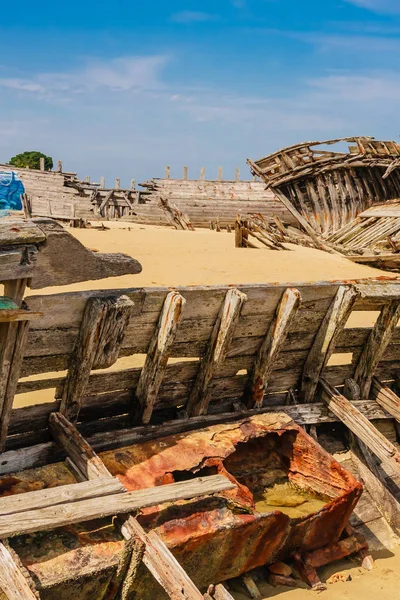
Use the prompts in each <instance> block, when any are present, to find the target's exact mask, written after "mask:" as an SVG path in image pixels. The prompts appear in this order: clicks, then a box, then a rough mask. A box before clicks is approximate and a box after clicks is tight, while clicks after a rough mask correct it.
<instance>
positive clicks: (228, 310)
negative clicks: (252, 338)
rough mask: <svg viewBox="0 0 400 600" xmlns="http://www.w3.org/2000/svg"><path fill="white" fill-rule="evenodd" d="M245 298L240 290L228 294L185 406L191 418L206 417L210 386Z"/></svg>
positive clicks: (223, 356)
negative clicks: (204, 415)
mask: <svg viewBox="0 0 400 600" xmlns="http://www.w3.org/2000/svg"><path fill="white" fill-rule="evenodd" d="M246 300H247V296H246V294H243V293H242V292H240V291H239V290H237V289H231V290H228V291H227V293H226V296H225V300H224V302H223V304H222V306H221V309H220V311H219V315H218V318H217V320H216V322H215V324H214V328H213V331H212V334H211V338H210V341H209V343H208V346H207V350H206V353H205V356H204V357H203V359H202V360H201V362H200V366H199V370H198V372H197V376H196V380H195V382H194V385H193V387H192V390H191V392H190V396H189V400H188V403H187V406H186V410H187V413H188V414H189V416H197V415H203V414H205V413H206V412H207V409H208V404H209V402H210V399H211V389H210V383H211V381H212V379H213V377H214V374H215V373H216V371H217V369H218V368H219V367H220V366H221V364H222V363H223V361H224V360H225V357H226V354H227V352H228V348H229V345H230V343H231V340H232V337H233V333H234V330H235V327H236V325H237V323H238V321H239V317H240V312H241V310H242V306H243V304H244V302H245V301H246Z"/></svg>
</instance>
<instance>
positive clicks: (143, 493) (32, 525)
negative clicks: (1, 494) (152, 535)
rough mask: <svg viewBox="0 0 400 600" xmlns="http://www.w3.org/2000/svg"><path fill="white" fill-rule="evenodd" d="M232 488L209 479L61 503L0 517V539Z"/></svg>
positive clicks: (222, 479)
mask: <svg viewBox="0 0 400 600" xmlns="http://www.w3.org/2000/svg"><path fill="white" fill-rule="evenodd" d="M234 488H235V485H234V484H232V483H231V482H230V481H229V480H228V479H227V478H226V477H223V476H222V475H211V476H210V477H197V478H196V479H191V480H189V481H183V482H179V483H172V484H169V485H161V486H157V487H154V488H148V489H144V490H136V491H134V492H125V493H122V494H114V495H112V496H104V497H102V498H91V499H88V500H80V501H77V502H73V503H72V504H71V503H64V504H58V505H56V506H48V507H45V508H42V509H38V510H29V511H25V512H21V513H18V518H17V519H15V520H14V519H10V516H9V515H5V516H0V537H1V538H5V537H12V536H16V535H22V534H26V533H32V532H34V531H46V530H49V529H55V528H56V527H62V526H64V525H71V524H72V523H79V522H81V521H89V520H91V519H98V518H102V517H108V516H110V515H116V514H126V513H130V512H134V511H136V510H139V509H142V508H146V507H149V506H156V505H158V504H164V503H165V502H177V501H178V500H188V499H191V498H198V497H200V496H206V495H210V494H216V493H218V492H222V491H226V490H231V489H234Z"/></svg>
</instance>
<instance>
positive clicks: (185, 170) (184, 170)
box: [182, 167, 188, 180]
mask: <svg viewBox="0 0 400 600" xmlns="http://www.w3.org/2000/svg"><path fill="white" fill-rule="evenodd" d="M187 178H188V168H187V167H183V172H182V179H183V180H186V179H187Z"/></svg>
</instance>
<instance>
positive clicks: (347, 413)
mask: <svg viewBox="0 0 400 600" xmlns="http://www.w3.org/2000/svg"><path fill="white" fill-rule="evenodd" d="M320 385H321V398H322V400H323V401H324V402H325V403H326V404H327V406H328V408H329V410H330V411H331V412H333V414H334V415H336V416H337V417H338V418H339V419H340V420H341V421H342V423H344V424H345V425H346V427H348V428H349V429H350V431H351V432H352V433H354V435H355V436H357V438H359V439H360V440H361V441H362V442H363V443H364V444H365V445H366V446H367V447H368V448H369V449H370V450H371V451H372V452H373V453H374V454H375V455H376V456H377V457H378V458H379V459H380V460H381V461H382V462H385V463H387V464H390V466H391V467H392V469H393V470H394V471H395V472H396V474H398V475H400V454H399V452H398V451H397V449H396V447H395V446H394V445H393V444H392V443H391V442H390V441H389V440H388V439H387V438H386V437H385V436H384V435H383V434H382V433H380V431H378V429H376V427H374V426H373V425H372V424H371V423H370V422H369V421H368V419H366V418H365V417H364V415H363V414H362V413H361V412H360V411H359V410H358V409H357V408H355V406H354V405H353V404H352V403H351V402H349V400H347V398H345V397H344V396H342V395H341V394H340V393H339V392H338V391H337V390H336V389H335V388H334V387H333V386H332V385H330V383H328V382H327V381H325V380H324V379H320Z"/></svg>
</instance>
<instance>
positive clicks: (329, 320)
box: [301, 285, 358, 402]
mask: <svg viewBox="0 0 400 600" xmlns="http://www.w3.org/2000/svg"><path fill="white" fill-rule="evenodd" d="M357 296H358V293H357V291H356V290H355V289H354V288H353V287H350V286H344V285H342V286H340V287H339V289H338V291H337V293H336V296H335V298H334V299H333V301H332V303H331V305H330V307H329V309H328V312H327V313H326V315H325V317H324V320H323V321H322V323H321V326H320V328H319V330H318V333H317V335H316V337H315V340H314V343H313V346H312V348H311V350H310V352H309V353H308V356H307V360H306V362H305V365H304V369H303V376H302V382H301V397H302V399H303V401H304V402H311V401H312V400H313V398H314V394H315V390H316V388H317V385H318V379H319V377H320V375H321V373H322V371H323V369H324V368H325V366H326V364H327V362H328V360H329V358H330V357H331V355H332V353H333V351H334V349H335V344H336V341H337V339H338V337H339V335H340V334H341V332H342V330H343V328H344V326H345V325H346V322H347V320H348V318H349V316H350V313H351V310H352V308H353V305H354V302H355V301H356V299H357Z"/></svg>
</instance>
